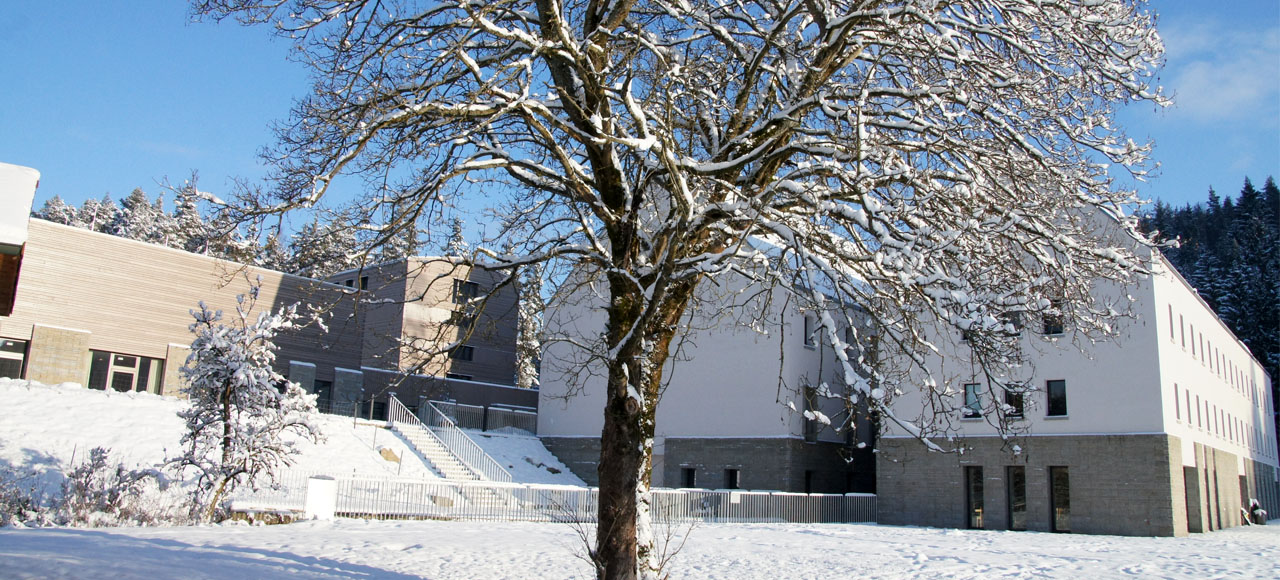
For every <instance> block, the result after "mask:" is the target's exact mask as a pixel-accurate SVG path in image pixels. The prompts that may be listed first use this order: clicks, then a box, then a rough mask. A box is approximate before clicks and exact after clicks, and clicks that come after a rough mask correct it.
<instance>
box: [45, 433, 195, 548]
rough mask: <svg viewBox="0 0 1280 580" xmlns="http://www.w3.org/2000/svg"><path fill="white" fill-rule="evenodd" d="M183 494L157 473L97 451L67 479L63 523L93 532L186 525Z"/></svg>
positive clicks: (61, 506) (62, 501) (62, 502)
mask: <svg viewBox="0 0 1280 580" xmlns="http://www.w3.org/2000/svg"><path fill="white" fill-rule="evenodd" d="M183 503H185V502H182V501H181V496H180V492H178V490H176V489H171V488H170V486H169V484H168V481H167V480H166V479H165V477H164V475H163V474H162V473H160V472H159V471H157V470H155V469H130V468H128V467H126V466H125V465H124V464H123V463H120V462H115V461H112V460H111V451H110V450H109V449H105V448H103V447H95V448H93V450H91V451H90V452H89V460H88V461H86V462H84V463H82V464H80V465H78V466H76V467H75V469H72V470H71V473H69V474H67V479H66V481H65V482H64V483H63V485H62V497H61V499H60V501H59V506H58V510H57V511H58V523H61V524H64V525H72V526H87V527H91V528H96V527H102V526H120V525H133V526H146V525H156V524H161V523H169V524H180V523H185V522H186V520H187V514H186V513H185V512H186V511H187V510H185V509H183V505H182V504H183Z"/></svg>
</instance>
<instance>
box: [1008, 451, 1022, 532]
mask: <svg viewBox="0 0 1280 580" xmlns="http://www.w3.org/2000/svg"><path fill="white" fill-rule="evenodd" d="M1005 481H1006V485H1007V486H1008V489H1009V500H1008V501H1009V529H1010V530H1018V531H1021V530H1025V529H1027V470H1026V468H1025V467H1022V466H1021V465H1011V466H1009V467H1006V468H1005Z"/></svg>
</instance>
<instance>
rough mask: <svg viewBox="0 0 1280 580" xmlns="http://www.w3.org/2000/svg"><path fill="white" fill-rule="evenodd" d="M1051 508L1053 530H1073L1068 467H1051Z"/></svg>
mask: <svg viewBox="0 0 1280 580" xmlns="http://www.w3.org/2000/svg"><path fill="white" fill-rule="evenodd" d="M1049 510H1050V516H1051V518H1052V520H1053V521H1051V522H1050V524H1051V528H1050V529H1051V531H1054V532H1070V531H1071V484H1070V482H1069V480H1068V477H1067V468H1066V467H1050V468H1049Z"/></svg>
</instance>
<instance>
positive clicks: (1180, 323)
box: [1178, 314, 1187, 348]
mask: <svg viewBox="0 0 1280 580" xmlns="http://www.w3.org/2000/svg"><path fill="white" fill-rule="evenodd" d="M1178 333H1179V334H1181V335H1182V348H1187V325H1186V324H1185V323H1184V321H1183V320H1182V315H1181V314H1179V315H1178Z"/></svg>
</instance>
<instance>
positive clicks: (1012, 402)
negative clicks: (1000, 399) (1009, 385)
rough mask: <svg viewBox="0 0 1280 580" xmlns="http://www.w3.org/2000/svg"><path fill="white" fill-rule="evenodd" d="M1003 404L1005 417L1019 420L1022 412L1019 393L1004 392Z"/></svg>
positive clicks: (1020, 393)
mask: <svg viewBox="0 0 1280 580" xmlns="http://www.w3.org/2000/svg"><path fill="white" fill-rule="evenodd" d="M1004 404H1005V405H1006V406H1007V408H1006V409H1005V412H1004V416H1006V417H1014V418H1021V417H1022V410H1023V407H1024V405H1023V400H1022V392H1021V391H1005V392H1004Z"/></svg>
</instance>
